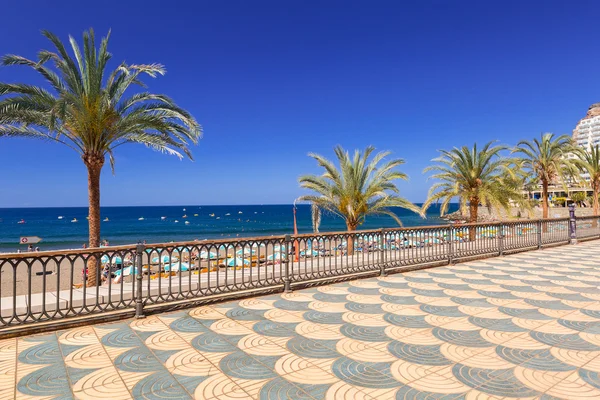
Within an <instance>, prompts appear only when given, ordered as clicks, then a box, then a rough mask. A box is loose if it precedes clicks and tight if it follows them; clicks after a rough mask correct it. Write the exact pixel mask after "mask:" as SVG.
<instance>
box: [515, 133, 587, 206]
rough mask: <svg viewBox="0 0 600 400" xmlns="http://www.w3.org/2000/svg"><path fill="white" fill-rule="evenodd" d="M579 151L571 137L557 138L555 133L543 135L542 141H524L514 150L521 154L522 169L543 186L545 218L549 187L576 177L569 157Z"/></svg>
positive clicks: (562, 136)
mask: <svg viewBox="0 0 600 400" xmlns="http://www.w3.org/2000/svg"><path fill="white" fill-rule="evenodd" d="M577 151H578V150H577V149H576V148H575V147H574V146H573V143H572V139H571V137H570V136H569V135H561V136H558V137H555V135H554V134H553V133H546V134H543V135H542V136H541V138H540V140H538V139H533V140H532V141H527V140H522V141H520V142H519V143H518V144H517V147H516V148H515V149H514V150H513V153H520V154H521V165H522V167H523V168H524V169H525V170H527V171H530V172H531V173H532V174H533V175H535V176H536V177H537V179H538V180H539V182H540V183H541V184H542V206H543V217H544V218H548V185H549V184H551V183H553V182H557V181H561V183H563V184H565V183H566V179H567V177H568V176H571V177H572V176H574V175H573V173H574V170H575V166H574V163H573V161H572V159H571V158H570V157H569V156H570V155H571V154H572V153H574V152H577Z"/></svg>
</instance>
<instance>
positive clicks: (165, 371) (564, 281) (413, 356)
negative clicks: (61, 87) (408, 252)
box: [0, 241, 600, 400]
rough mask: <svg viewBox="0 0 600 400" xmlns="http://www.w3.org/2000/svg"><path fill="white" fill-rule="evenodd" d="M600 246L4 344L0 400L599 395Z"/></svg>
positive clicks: (247, 301) (251, 300) (399, 276)
mask: <svg viewBox="0 0 600 400" xmlns="http://www.w3.org/2000/svg"><path fill="white" fill-rule="evenodd" d="M599 288H600V241H590V242H585V243H582V244H578V245H574V246H561V247H555V248H548V249H544V250H538V251H530V252H524V253H519V254H515V255H509V256H505V257H496V258H489V259H485V260H477V261H472V262H466V263H461V264H456V265H450V266H445V267H437V268H431V269H427V270H421V271H414V272H407V273H403V274H394V275H390V276H387V277H380V278H369V279H359V280H354V281H348V282H343V283H337V284H332V285H328V286H321V287H314V288H309V289H303V290H296V291H294V292H293V293H290V294H277V295H269V296H262V297H255V298H249V299H244V300H239V301H229V302H224V303H219V304H214V305H212V306H203V307H199V308H195V309H189V310H184V311H178V312H174V313H164V314H158V315H153V316H149V317H147V318H145V319H139V320H127V321H122V322H118V323H111V324H101V325H89V326H84V327H79V328H75V329H70V330H67V331H59V332H55V333H51V334H43V335H39V336H28V337H20V338H14V339H7V340H4V341H1V342H0V398H2V399H11V398H19V399H21V398H23V399H31V398H40V399H41V398H44V399H54V398H60V399H68V398H79V399H91V398H95V399H97V398H107V399H112V400H117V399H129V398H135V399H146V398H147V399H157V398H160V399H185V398H196V399H378V400H381V399H484V398H485V399H488V398H527V399H553V398H561V399H576V398H588V399H597V398H600V375H599V374H600V290H599Z"/></svg>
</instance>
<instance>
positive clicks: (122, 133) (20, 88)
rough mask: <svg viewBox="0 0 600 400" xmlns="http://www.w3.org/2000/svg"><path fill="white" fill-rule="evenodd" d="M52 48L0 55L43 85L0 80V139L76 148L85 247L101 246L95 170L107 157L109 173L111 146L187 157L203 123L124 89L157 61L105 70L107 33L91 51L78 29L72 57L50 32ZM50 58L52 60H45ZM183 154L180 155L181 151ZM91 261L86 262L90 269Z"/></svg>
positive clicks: (92, 272)
mask: <svg viewBox="0 0 600 400" xmlns="http://www.w3.org/2000/svg"><path fill="white" fill-rule="evenodd" d="M42 33H43V35H44V36H45V37H46V38H48V39H49V40H50V42H51V43H52V44H53V46H54V51H50V50H42V51H40V52H39V53H38V60H37V61H34V60H29V59H27V58H24V57H21V56H17V55H6V56H4V57H3V58H2V64H3V65H5V66H8V65H25V66H28V67H31V68H32V69H33V70H35V71H36V72H38V73H39V74H40V75H41V76H42V78H44V80H45V81H46V83H47V86H48V88H44V87H41V86H33V85H28V84H24V83H0V96H5V97H4V98H3V99H2V100H1V101H0V137H25V138H38V139H43V140H48V141H51V142H55V143H60V144H63V145H65V146H68V147H70V148H72V149H73V150H75V151H76V152H77V153H78V154H79V155H80V157H81V158H82V160H83V163H84V165H85V167H86V168H87V172H88V198H89V246H90V247H98V246H99V245H100V173H101V171H102V167H103V166H104V163H105V159H106V157H107V156H108V159H109V162H110V165H111V168H112V170H113V173H114V151H115V149H116V148H118V147H119V146H121V145H124V144H127V143H141V144H143V145H146V146H147V147H150V148H152V149H154V150H158V151H161V152H163V153H167V154H172V155H176V156H178V157H179V158H182V157H183V154H185V155H186V156H188V157H189V158H191V153H190V151H189V150H188V147H187V146H188V141H191V142H192V143H197V142H198V139H199V138H200V136H201V133H202V131H201V127H200V125H198V123H197V122H196V120H195V119H194V118H193V117H192V116H191V115H190V114H189V113H188V112H187V111H185V110H184V109H182V108H180V107H178V106H177V105H176V104H175V103H174V102H173V100H171V99H170V98H169V97H167V96H165V95H162V94H152V93H149V92H145V91H142V92H138V93H136V94H133V95H132V96H130V97H125V96H124V94H125V92H126V91H127V89H128V88H129V87H130V86H132V85H137V86H142V87H144V84H143V83H142V82H141V80H140V78H141V75H143V74H145V75H149V76H151V77H156V76H157V75H163V74H164V73H165V69H164V67H163V66H162V65H159V64H149V65H144V64H137V65H136V64H132V65H129V64H125V63H122V64H120V65H119V66H118V67H117V68H116V69H115V70H113V71H112V72H110V73H108V71H107V64H108V61H109V60H110V58H111V54H110V53H109V52H108V50H107V47H108V40H109V36H110V32H109V34H108V35H107V36H106V37H105V38H103V39H102V41H101V43H100V47H99V48H98V49H96V43H95V38H94V32H93V31H92V30H90V31H89V32H84V34H83V52H82V49H80V47H79V45H78V44H77V42H76V41H75V39H74V38H73V37H69V39H70V44H71V49H72V52H73V55H74V59H73V57H72V56H71V55H70V54H69V53H68V51H67V49H66V47H65V45H64V44H63V43H62V42H61V41H60V39H59V38H58V37H57V36H56V35H54V34H52V33H51V32H48V31H43V32H42ZM50 64H52V66H53V67H52V66H49V65H50ZM182 153H183V154H182ZM98 264H99V263H98V262H97V260H95V259H91V260H90V262H89V263H88V284H89V285H94V284H96V282H97V268H98V266H99V265H98ZM90 266H92V267H91V268H90Z"/></svg>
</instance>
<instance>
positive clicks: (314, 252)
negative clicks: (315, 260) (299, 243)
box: [300, 249, 319, 257]
mask: <svg viewBox="0 0 600 400" xmlns="http://www.w3.org/2000/svg"><path fill="white" fill-rule="evenodd" d="M300 255H301V256H303V257H318V256H319V252H318V251H317V250H310V249H307V250H302V251H301V252H300Z"/></svg>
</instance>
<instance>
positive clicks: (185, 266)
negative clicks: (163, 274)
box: [164, 262, 190, 272]
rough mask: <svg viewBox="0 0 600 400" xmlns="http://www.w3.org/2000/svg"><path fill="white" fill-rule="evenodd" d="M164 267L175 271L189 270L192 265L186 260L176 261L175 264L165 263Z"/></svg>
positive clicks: (166, 269)
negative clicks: (185, 261)
mask: <svg viewBox="0 0 600 400" xmlns="http://www.w3.org/2000/svg"><path fill="white" fill-rule="evenodd" d="M164 269H165V271H167V272H169V271H173V272H179V271H189V270H190V265H189V264H187V263H184V262H175V263H173V264H169V265H165V266H164Z"/></svg>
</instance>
